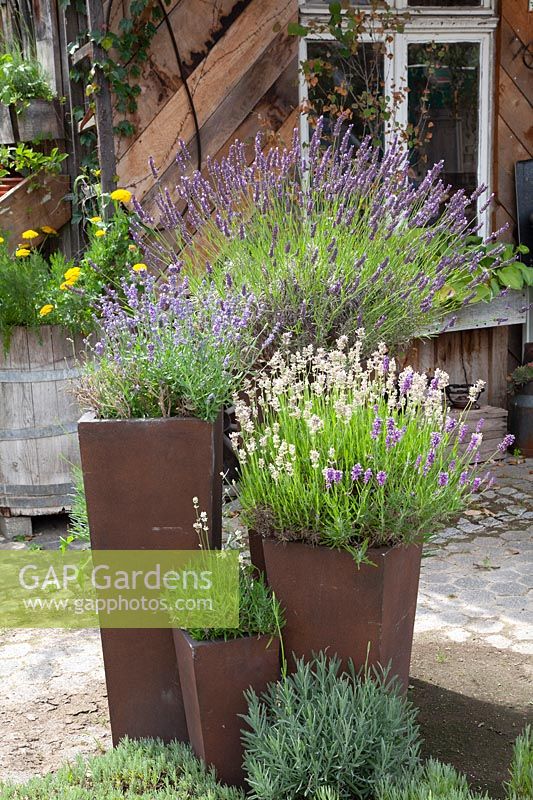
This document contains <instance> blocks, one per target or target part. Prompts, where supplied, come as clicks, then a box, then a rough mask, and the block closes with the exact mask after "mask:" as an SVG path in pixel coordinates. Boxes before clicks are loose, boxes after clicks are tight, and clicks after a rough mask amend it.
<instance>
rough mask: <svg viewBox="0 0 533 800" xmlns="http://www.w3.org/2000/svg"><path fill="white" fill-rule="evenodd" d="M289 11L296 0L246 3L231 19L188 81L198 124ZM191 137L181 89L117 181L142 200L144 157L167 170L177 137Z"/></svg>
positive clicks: (146, 180) (146, 177)
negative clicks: (119, 180)
mask: <svg viewBox="0 0 533 800" xmlns="http://www.w3.org/2000/svg"><path fill="white" fill-rule="evenodd" d="M295 10H296V0H252V2H251V3H250V5H249V6H247V7H246V8H245V10H244V11H243V13H242V14H240V15H239V17H237V19H236V20H235V22H234V23H233V24H232V25H231V27H230V28H229V29H228V31H226V33H225V34H224V36H223V37H222V38H221V39H220V40H219V41H218V42H217V43H216V45H215V46H214V47H213V48H212V49H211V51H210V52H209V54H208V55H207V57H206V58H205V59H204V60H203V61H202V62H201V64H200V65H199V66H198V67H197V68H196V69H195V70H194V72H193V73H192V75H191V77H190V79H189V87H190V90H191V93H192V95H193V98H194V103H195V107H196V110H197V115H198V121H199V123H200V126H203V125H205V124H206V122H207V121H208V120H209V118H210V117H211V116H212V115H213V113H214V112H215V110H216V108H217V106H218V105H219V104H220V101H221V97H222V96H224V95H227V94H229V93H230V92H231V91H232V90H233V89H234V88H235V87H236V85H237V84H238V83H239V81H240V80H242V78H243V77H244V76H245V75H246V72H247V71H248V70H249V69H250V68H251V67H253V65H254V64H255V63H256V62H257V61H258V59H259V58H261V56H262V55H263V54H264V53H265V51H266V50H268V48H269V47H270V45H271V43H272V42H273V41H274V39H276V37H277V31H278V30H281V31H285V30H286V27H287V24H288V23H289V21H290V20H291V18H292V17H293V15H294V13H295ZM193 136H194V122H193V116H192V113H191V109H190V106H189V101H188V98H187V94H186V92H185V88H184V87H182V88H181V89H180V90H179V91H178V92H177V93H176V95H175V96H174V97H173V98H172V99H171V100H170V101H169V102H168V103H167V104H166V105H165V106H164V108H163V109H162V110H161V111H160V113H159V114H157V116H156V117H154V119H153V120H152V122H151V123H150V125H149V126H148V127H147V128H146V130H145V131H144V132H143V133H142V134H141V136H140V137H139V138H138V139H137V140H136V141H135V143H134V144H133V145H132V146H131V147H130V148H129V149H128V150H127V152H126V153H125V154H124V156H123V157H122V159H121V160H120V163H119V165H118V174H119V177H120V179H121V183H122V184H123V185H127V186H130V187H132V188H133V189H134V191H135V193H136V195H137V196H138V197H139V198H140V199H142V198H143V197H144V195H145V194H146V192H147V191H148V190H149V188H150V186H151V184H152V176H151V173H150V170H149V167H148V158H149V157H150V156H151V155H153V156H154V158H155V159H156V162H157V164H158V166H159V167H160V168H163V170H164V169H167V168H168V166H169V165H170V163H171V161H172V160H173V159H174V157H175V152H176V149H177V146H178V142H179V139H180V138H182V139H184V140H185V141H186V142H190V141H191V139H192V138H193Z"/></svg>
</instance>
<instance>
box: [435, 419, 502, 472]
mask: <svg viewBox="0 0 533 800" xmlns="http://www.w3.org/2000/svg"><path fill="white" fill-rule="evenodd" d="M449 413H450V416H451V417H455V418H456V419H460V420H461V422H464V423H465V424H466V425H467V426H468V434H467V437H466V440H465V442H464V444H463V445H461V446H460V447H459V452H460V453H464V452H465V451H466V449H467V447H468V442H469V441H470V434H471V433H473V432H474V431H475V430H476V428H477V425H478V423H479V422H480V421H481V420H483V421H484V422H483V424H482V426H481V428H480V430H481V432H482V434H483V440H482V442H481V445H480V447H479V448H478V449H477V450H476V453H475V454H473V455H472V461H474V460H475V459H476V455H477V456H478V458H479V461H480V462H481V463H484V462H486V461H489V460H493V461H501V459H503V458H505V456H506V453H505V452H501V451H500V450H498V445H499V444H500V442H501V441H502V439H503V438H504V436H505V434H506V433H507V416H508V413H507V410H506V409H505V408H497V407H494V406H481V408H472V409H468V410H463V411H461V410H459V409H455V408H451V409H450V411H449Z"/></svg>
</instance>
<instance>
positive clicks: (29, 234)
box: [22, 228, 39, 239]
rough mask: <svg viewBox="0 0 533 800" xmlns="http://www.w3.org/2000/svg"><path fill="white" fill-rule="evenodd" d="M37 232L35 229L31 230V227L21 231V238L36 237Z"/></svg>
mask: <svg viewBox="0 0 533 800" xmlns="http://www.w3.org/2000/svg"><path fill="white" fill-rule="evenodd" d="M38 236H39V234H38V233H37V231H33V230H32V229H31V228H30V229H29V230H27V231H22V238H23V239H37V238H38Z"/></svg>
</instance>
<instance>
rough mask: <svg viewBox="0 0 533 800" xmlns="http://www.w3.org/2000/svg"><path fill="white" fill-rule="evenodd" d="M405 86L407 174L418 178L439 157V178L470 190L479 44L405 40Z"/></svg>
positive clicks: (476, 135)
mask: <svg viewBox="0 0 533 800" xmlns="http://www.w3.org/2000/svg"><path fill="white" fill-rule="evenodd" d="M408 87H409V95H408V97H409V99H408V111H409V124H410V126H412V130H414V131H415V133H414V137H413V138H414V142H415V144H414V147H413V150H412V169H413V177H414V178H415V179H416V180H421V179H422V177H423V176H424V175H425V173H426V172H427V170H428V168H429V167H431V166H432V165H433V164H434V163H435V162H436V161H441V160H444V174H443V180H444V181H445V183H450V184H451V185H452V186H453V188H454V189H462V188H464V189H466V190H467V191H468V192H472V191H473V190H474V189H475V188H476V186H477V182H478V181H477V163H478V147H479V130H478V127H479V122H478V111H479V44H478V43H473V42H453V43H446V44H443V43H435V42H431V43H430V42H428V43H427V44H410V45H409V48H408Z"/></svg>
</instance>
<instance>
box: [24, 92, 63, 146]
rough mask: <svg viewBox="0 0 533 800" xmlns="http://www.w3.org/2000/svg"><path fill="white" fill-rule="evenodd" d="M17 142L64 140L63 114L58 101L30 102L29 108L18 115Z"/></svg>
mask: <svg viewBox="0 0 533 800" xmlns="http://www.w3.org/2000/svg"><path fill="white" fill-rule="evenodd" d="M17 127H18V135H17V141H20V142H32V141H33V140H34V139H39V138H45V139H63V137H64V135H65V131H64V127H63V112H62V108H61V105H60V103H59V101H58V100H51V101H50V100H30V103H29V106H28V107H27V108H24V109H22V110H21V111H20V113H19V114H17Z"/></svg>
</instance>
